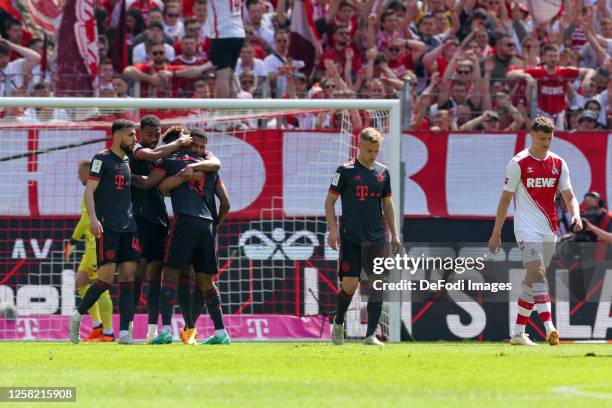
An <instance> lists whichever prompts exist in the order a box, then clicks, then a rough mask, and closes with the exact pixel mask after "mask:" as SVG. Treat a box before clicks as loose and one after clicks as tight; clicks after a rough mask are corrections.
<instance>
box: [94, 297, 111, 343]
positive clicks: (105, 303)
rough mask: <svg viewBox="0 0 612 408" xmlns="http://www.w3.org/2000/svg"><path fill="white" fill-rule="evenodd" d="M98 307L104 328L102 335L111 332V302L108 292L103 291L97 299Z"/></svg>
mask: <svg viewBox="0 0 612 408" xmlns="http://www.w3.org/2000/svg"><path fill="white" fill-rule="evenodd" d="M98 307H99V308H100V318H101V319H102V326H103V327H104V334H111V333H112V332H113V301H112V299H111V297H110V293H109V292H108V290H105V291H104V292H103V293H102V294H101V295H100V299H98Z"/></svg>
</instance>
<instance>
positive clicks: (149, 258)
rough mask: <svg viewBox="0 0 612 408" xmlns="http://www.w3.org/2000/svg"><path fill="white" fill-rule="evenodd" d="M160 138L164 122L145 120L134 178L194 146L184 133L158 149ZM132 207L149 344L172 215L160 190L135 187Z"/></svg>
mask: <svg viewBox="0 0 612 408" xmlns="http://www.w3.org/2000/svg"><path fill="white" fill-rule="evenodd" d="M160 137H161V122H160V121H159V119H158V118H157V117H156V116H153V115H147V116H144V117H143V118H142V119H141V120H140V143H136V146H135V147H134V154H133V155H130V159H131V160H130V164H131V168H132V174H136V175H143V176H147V175H149V173H150V172H151V169H152V168H153V167H154V166H156V165H158V164H159V163H160V161H161V159H163V158H164V157H166V156H168V155H170V154H172V153H174V152H175V151H176V150H178V149H180V148H182V147H185V146H188V145H189V144H190V143H191V136H189V134H187V133H181V134H180V136H179V138H177V139H176V140H175V141H173V142H172V143H166V144H164V145H162V146H157V144H158V143H159V139H160ZM132 205H133V208H134V219H135V221H136V225H137V227H138V239H139V241H140V243H141V246H142V253H141V256H142V258H143V259H144V264H145V265H146V266H145V268H144V270H145V271H146V277H147V283H148V285H149V290H148V292H147V312H148V319H149V326H148V330H147V339H146V342H147V343H148V342H150V341H151V340H152V339H153V338H154V337H155V336H157V318H158V314H159V287H160V283H161V268H162V264H161V261H162V259H163V257H164V256H163V255H164V243H165V241H166V239H167V238H168V213H167V212H166V204H165V203H164V196H163V195H162V193H161V192H160V191H159V189H158V188H157V186H154V187H152V188H151V189H147V190H145V189H140V188H138V187H136V186H135V185H132ZM141 263H142V261H141ZM139 272H140V271H139ZM139 275H140V273H137V274H136V278H135V279H134V309H135V308H136V307H137V306H138V302H139V299H140V291H141V285H142V278H143V276H139Z"/></svg>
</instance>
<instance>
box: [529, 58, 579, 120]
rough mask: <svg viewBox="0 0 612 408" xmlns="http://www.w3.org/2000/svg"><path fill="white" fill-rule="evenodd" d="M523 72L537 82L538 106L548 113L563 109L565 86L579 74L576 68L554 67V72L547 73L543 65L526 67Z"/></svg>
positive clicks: (564, 106)
mask: <svg viewBox="0 0 612 408" xmlns="http://www.w3.org/2000/svg"><path fill="white" fill-rule="evenodd" d="M525 72H526V73H527V74H529V75H531V76H532V77H533V79H535V80H536V81H537V83H538V108H539V109H541V110H543V111H544V112H548V113H550V114H555V113H559V112H562V111H564V110H565V108H566V106H567V104H566V102H565V92H566V86H567V83H568V82H569V81H573V80H574V79H576V78H578V77H579V76H580V71H579V70H578V68H574V67H560V66H557V67H555V72H554V73H553V74H549V73H547V72H546V68H544V67H532V68H527V69H526V70H525Z"/></svg>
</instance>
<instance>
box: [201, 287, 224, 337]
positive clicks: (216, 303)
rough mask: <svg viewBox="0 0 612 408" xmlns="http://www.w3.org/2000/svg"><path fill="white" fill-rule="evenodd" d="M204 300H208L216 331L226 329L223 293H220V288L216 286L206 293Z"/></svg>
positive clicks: (209, 311) (207, 305) (207, 306)
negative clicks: (222, 310) (222, 305)
mask: <svg viewBox="0 0 612 408" xmlns="http://www.w3.org/2000/svg"><path fill="white" fill-rule="evenodd" d="M204 300H205V301H206V308H207V309H208V314H209V315H210V318H211V320H212V321H213V324H214V325H215V331H217V330H223V329H225V326H224V324H223V313H222V312H221V295H220V294H219V289H217V287H216V286H215V287H213V288H212V289H211V290H209V291H207V292H206V293H204Z"/></svg>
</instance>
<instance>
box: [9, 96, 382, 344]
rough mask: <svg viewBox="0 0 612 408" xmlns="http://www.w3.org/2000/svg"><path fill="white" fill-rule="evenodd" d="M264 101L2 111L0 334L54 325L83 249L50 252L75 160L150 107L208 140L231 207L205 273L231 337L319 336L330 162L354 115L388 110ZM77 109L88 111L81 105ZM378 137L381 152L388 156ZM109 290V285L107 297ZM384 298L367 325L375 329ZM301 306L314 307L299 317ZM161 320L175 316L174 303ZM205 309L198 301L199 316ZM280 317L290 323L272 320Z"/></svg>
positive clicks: (359, 332)
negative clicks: (258, 105) (214, 268)
mask: <svg viewBox="0 0 612 408" xmlns="http://www.w3.org/2000/svg"><path fill="white" fill-rule="evenodd" d="M262 102H264V101H262ZM264 106H265V105H262V109H250V110H231V111H230V110H201V109H200V110H197V111H196V110H189V111H185V110H178V109H167V110H158V109H156V110H155V111H154V112H151V111H145V110H140V111H137V110H121V109H116V110H110V109H99V108H91V109H72V110H67V111H66V110H64V111H65V112H64V113H54V112H51V111H49V110H46V111H40V112H38V113H37V114H38V116H37V120H36V121H30V122H27V121H25V120H22V119H17V120H15V115H13V116H12V117H11V115H8V114H7V115H6V116H5V119H4V121H3V122H2V123H0V138H1V139H2V143H1V144H0V173H1V174H3V175H4V176H5V182H4V183H3V187H4V188H3V189H2V191H0V223H1V224H2V225H1V228H0V231H2V232H1V233H0V259H1V261H0V302H1V303H2V304H3V305H4V306H3V307H4V308H5V309H6V308H7V307H8V308H9V309H10V306H11V305H15V306H16V311H17V313H18V316H17V318H16V319H14V320H12V319H7V318H1V317H0V339H3V338H4V339H64V338H66V333H67V332H66V325H65V324H66V323H65V322H66V318H65V316H66V315H68V314H69V313H70V312H71V311H72V310H73V309H74V307H75V305H76V304H78V302H79V298H78V296H77V295H76V294H75V290H74V274H75V272H76V270H77V267H78V263H79V261H80V259H81V256H82V255H83V247H82V245H79V246H78V250H77V252H76V254H75V256H73V257H72V258H71V259H70V260H69V261H66V260H65V259H64V257H63V248H64V246H65V244H66V243H67V242H68V240H69V238H70V236H71V234H72V231H73V229H74V227H75V225H76V222H77V221H78V217H79V214H80V204H81V198H82V194H83V186H82V185H81V183H80V182H79V180H78V179H77V177H76V173H77V163H78V162H79V161H80V160H89V159H91V157H92V156H93V155H94V154H95V153H97V152H98V151H100V150H102V149H104V148H105V147H107V146H108V145H109V143H110V139H109V135H110V122H109V119H111V120H112V119H114V118H117V117H129V118H131V119H137V118H139V117H140V116H141V115H144V114H150V113H155V114H157V115H158V116H160V117H161V118H162V123H163V127H164V128H166V127H169V126H171V125H182V126H186V127H201V128H205V129H206V130H207V131H208V134H209V143H208V149H210V150H211V151H213V152H214V153H215V155H217V156H218V157H219V158H220V159H221V161H222V170H221V178H222V180H223V182H224V183H225V185H226V187H227V190H228V192H229V196H230V201H231V204H232V211H231V213H230V215H229V217H228V219H227V221H226V222H225V223H223V224H222V226H221V228H220V230H219V235H218V258H219V269H220V273H219V275H218V277H217V280H216V282H217V285H218V286H219V289H220V292H221V298H222V305H223V312H224V314H225V315H226V319H225V320H226V326H227V327H228V331H229V332H230V334H231V333H233V332H234V333H237V336H238V337H239V338H244V339H248V338H254V339H276V338H283V337H282V336H281V334H278V336H276V335H275V334H274V333H281V332H282V333H284V336H285V337H284V338H311V339H316V338H321V339H325V338H328V337H329V317H330V316H331V315H332V314H333V312H334V311H335V303H336V292H337V290H338V287H339V282H338V278H337V255H338V254H337V253H336V252H335V251H333V250H332V249H331V248H330V247H328V246H327V244H326V232H327V226H326V222H325V214H324V201H325V196H326V194H327V189H328V187H329V182H330V180H331V176H332V175H333V174H334V171H335V169H336V167H337V166H338V165H339V164H340V163H343V162H346V161H347V160H349V159H350V158H354V157H355V154H356V151H357V150H356V140H357V138H356V133H357V132H358V130H359V127H360V126H374V127H377V128H378V129H379V130H381V131H382V132H383V133H384V134H388V132H389V111H388V110H380V111H378V110H377V111H364V110H362V111H357V110H351V111H348V110H339V111H334V110H322V109H308V108H304V109H297V110H296V109H287V110H280V111H279V110H269V109H265V108H263V107H264ZM55 111H57V109H55ZM8 113H10V112H8ZM102 113H103V114H104V116H101V114H102ZM43 114H44V115H47V116H44V115H43ZM177 115H179V116H177ZM87 116H89V119H91V120H84V119H83V118H85V117H87ZM45 117H47V118H54V117H55V118H58V119H57V120H55V119H50V120H43V118H45ZM75 118H77V119H78V120H75ZM355 123H358V124H360V126H354V124H355ZM384 146H385V145H383V151H382V153H381V156H380V161H381V162H383V163H385V162H387V160H388V152H387V150H386V149H385V148H384ZM339 207H340V206H339V205H338V206H337V213H338V214H340V208H339ZM168 210H169V213H171V206H170V205H169V202H168ZM146 291H147V288H146V284H145V287H144V289H143V292H145V293H146ZM117 292H118V291H117V289H116V288H113V289H112V290H111V297H112V298H113V299H116V295H117ZM141 300H142V303H141V304H140V305H139V306H138V307H137V309H136V312H137V313H138V314H145V313H146V305H145V304H144V301H145V297H144V296H143V297H142V298H141ZM366 301H367V298H366V297H365V296H362V294H360V293H358V294H356V296H355V297H354V300H353V303H352V306H351V309H350V310H349V313H348V315H347V334H348V336H350V337H359V336H363V334H364V333H365V328H366V325H365V322H366V318H365V305H366ZM6 305H8V306H6ZM3 310H4V309H3ZM386 310H387V309H386V308H385V310H384V311H383V317H382V318H381V329H382V330H383V332H384V333H385V334H387V335H388V334H389V333H388V332H389V324H388V322H389V316H388V314H387V313H386ZM115 312H117V310H115ZM7 313H8V312H7ZM271 316H272V317H275V318H279V316H280V317H283V318H295V319H297V321H295V320H292V321H289V320H287V321H284V320H274V319H273V318H271ZM305 316H312V317H317V319H312V320H311V321H309V323H308V324H307V323H299V322H298V321H300V320H304V319H301V318H302V317H305ZM5 317H10V314H5ZM258 319H263V320H261V321H259V320H258ZM266 319H267V320H266ZM174 320H175V324H174V326H175V329H176V330H178V328H179V327H182V319H181V317H180V315H179V314H176V315H175V318H174ZM208 320H210V319H209V318H208V316H207V315H206V314H203V315H202V316H201V317H200V321H208ZM264 320H265V321H264ZM304 321H305V320H304ZM299 324H303V327H302V326H299ZM280 325H285V326H289V327H290V328H289V329H287V327H285V328H284V329H283V330H284V331H283V330H281V329H280V328H279V327H277V326H280ZM292 325H295V327H294V326H292ZM206 327H208V328H210V325H209V324H208V323H207V326H206ZM300 330H301V331H300ZM206 334H207V333H206Z"/></svg>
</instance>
